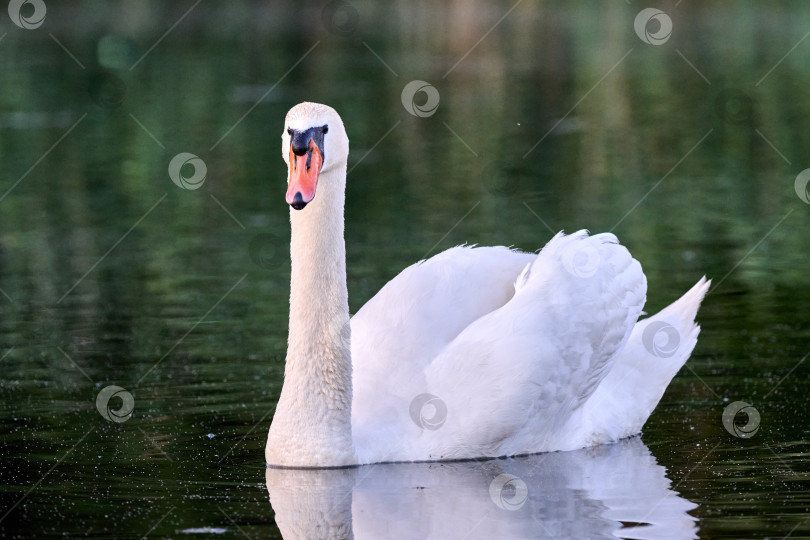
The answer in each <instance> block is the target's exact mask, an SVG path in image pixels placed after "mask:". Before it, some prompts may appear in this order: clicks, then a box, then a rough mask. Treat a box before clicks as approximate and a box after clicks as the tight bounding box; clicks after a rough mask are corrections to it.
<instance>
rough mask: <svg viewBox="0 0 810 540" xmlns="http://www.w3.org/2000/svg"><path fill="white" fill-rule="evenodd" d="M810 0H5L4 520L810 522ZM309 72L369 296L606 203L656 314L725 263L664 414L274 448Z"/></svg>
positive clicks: (253, 534)
mask: <svg viewBox="0 0 810 540" xmlns="http://www.w3.org/2000/svg"><path fill="white" fill-rule="evenodd" d="M645 8H650V9H647V10H645V11H642V10H643V9H645ZM808 20H810V3H808V2H801V1H793V2H789V1H788V2H770V3H767V4H766V3H761V4H755V3H752V2H743V1H724V2H719V1H717V2H680V1H677V2H668V1H661V2H657V3H652V4H649V3H644V5H641V4H639V3H638V2H633V1H630V0H628V1H626V2H622V1H620V0H614V1H611V2H595V1H594V2H582V3H571V2H563V1H547V2H545V1H539V0H522V1H520V0H507V1H485V0H474V1H461V0H448V1H445V2H434V1H431V0H421V1H420V0H401V1H397V2H389V3H385V4H384V5H380V4H378V3H373V2H371V1H365V0H350V1H348V2H340V1H338V2H326V1H314V0H313V1H309V0H307V1H304V2H289V3H287V2H276V1H275V0H274V1H272V2H266V1H247V0H235V1H229V2H212V1H210V0H207V1H199V0H197V1H194V0H183V1H177V2H158V1H156V0H148V1H147V0H113V1H109V2H98V1H91V0H60V1H59V2H57V1H55V0H28V2H26V3H22V2H20V1H19V0H17V1H12V2H9V6H8V14H6V12H5V10H0V68H1V69H0V73H2V76H0V367H1V368H2V369H0V396H1V397H2V407H0V425H1V426H2V428H1V429H0V453H1V455H2V463H3V465H2V467H0V480H2V481H0V536H3V537H8V538H28V537H37V538H41V537H44V536H50V535H53V536H67V537H96V538H131V537H156V538H161V537H172V538H194V537H198V536H200V535H205V534H207V535H211V534H214V535H218V536H221V537H228V538H239V537H248V538H281V537H282V536H281V534H282V532H283V533H284V534H285V538H287V540H289V539H290V538H308V539H309V538H352V537H356V538H414V539H418V538H429V537H431V538H557V539H562V538H616V537H619V538H698V537H699V538H774V539H777V538H808V537H810V422H809V421H808V417H807V411H808V406H810V397H808V396H810V382H808V381H809V380H810V379H809V377H808V376H810V360H809V361H805V358H807V355H808V353H810V324H808V323H810V302H808V301H807V299H808V298H810V272H808V264H810V263H808V260H809V259H808V253H810V234H808V231H809V230H810V196H809V195H808V193H810V192H808V190H807V186H808V181H809V180H810V171H806V170H807V169H808V168H810V130H808V129H807V126H810V37H808V36H810V32H808V30H810V28H808V25H807V21H808ZM412 81H421V82H417V83H416V84H414V85H410V86H409V83H411V82H412ZM301 101H317V102H322V103H327V104H329V105H331V106H333V107H334V108H335V109H336V110H337V111H338V112H339V113H340V114H341V116H342V118H343V120H344V122H345V125H346V129H347V132H348V135H349V138H350V140H351V154H350V156H349V174H348V186H347V195H346V200H347V204H346V248H347V257H348V288H349V296H350V308H351V311H352V313H354V312H356V311H357V310H358V309H359V308H360V307H361V306H362V305H363V304H364V303H365V302H366V301H367V300H368V299H369V298H371V297H372V296H373V295H374V294H375V293H376V292H377V291H378V290H379V289H380V287H382V286H383V285H384V284H385V283H386V282H387V281H388V280H390V279H391V278H393V277H394V276H395V275H396V274H397V273H398V272H399V271H400V270H402V269H403V268H405V267H406V266H408V265H410V264H412V263H413V262H415V261H417V260H419V259H422V258H425V257H427V256H431V255H434V254H436V253H438V252H440V251H441V250H444V249H447V248H449V247H452V246H455V245H458V244H462V243H469V244H480V245H501V244H502V245H510V246H513V247H515V248H520V249H523V250H527V251H535V250H538V249H540V248H541V247H542V246H543V245H544V244H545V243H546V242H547V241H548V240H549V239H550V238H551V237H552V236H553V234H554V233H556V232H557V231H559V230H563V229H564V230H565V231H566V232H573V231H576V230H579V229H589V230H590V231H592V232H594V233H596V232H602V231H612V232H613V233H615V234H616V235H617V236H618V237H619V239H620V240H621V241H622V243H623V244H624V245H626V246H627V247H628V248H629V250H630V251H631V253H633V255H634V256H635V257H636V258H637V259H638V260H639V261H640V262H641V264H642V266H643V268H644V270H645V272H646V275H647V278H648V282H649V290H648V303H647V308H646V311H647V312H650V313H654V312H656V311H657V310H659V309H661V308H662V307H664V306H665V305H668V304H669V303H671V302H672V301H674V300H675V299H677V298H678V297H679V296H680V295H681V294H682V293H683V292H685V291H686V290H687V289H688V288H689V287H691V286H692V285H693V284H694V283H695V282H696V281H698V279H700V277H701V276H703V275H706V276H708V277H709V278H711V279H712V280H713V285H712V289H711V290H710V292H709V294H708V295H707V297H706V299H705V301H704V303H703V306H702V307H701V310H700V312H699V314H698V321H699V323H700V324H701V327H702V332H701V335H700V338H699V340H698V344H697V347H696V348H695V351H694V354H693V355H692V358H691V359H690V360H689V362H688V363H687V364H686V366H685V367H684V368H683V369H682V370H681V371H680V372H679V374H678V375H677V376H676V378H675V379H674V381H673V382H672V384H671V386H670V387H669V389H668V390H667V392H666V394H665V395H664V397H663V399H662V401H661V403H660V404H659V406H658V408H657V409H656V411H655V412H654V413H653V415H652V417H651V418H650V420H649V421H648V422H647V424H646V426H645V429H644V433H643V435H642V436H641V437H640V438H634V439H631V440H628V441H623V442H621V443H619V444H615V445H610V446H603V447H599V448H594V449H586V450H581V451H577V452H569V453H554V454H547V455H538V456H529V457H523V458H514V459H506V460H491V461H482V462H466V463H455V464H414V465H381V466H376V467H363V468H359V469H350V470H343V471H326V472H325V471H309V472H302V471H273V470H266V467H265V462H264V454H263V449H264V444H265V440H266V436H267V429H268V428H269V426H270V421H271V419H272V414H273V411H274V407H275V403H276V401H277V399H278V396H279V392H280V390H281V384H282V378H283V369H284V355H285V350H286V336H287V315H288V301H289V279H290V275H289V273H290V271H289V251H288V250H289V234H290V231H289V207H288V206H287V204H286V203H285V201H284V192H285V189H286V167H285V164H284V162H283V160H282V157H281V153H280V150H281V144H280V143H281V139H280V135H281V133H282V129H283V127H284V126H283V121H284V115H285V114H286V111H287V110H288V109H289V108H290V107H291V106H293V105H295V104H296V103H298V102H301ZM803 171H804V172H803ZM724 411H725V417H724ZM735 413H737V414H735ZM724 418H725V419H726V422H725V423H724ZM504 475H505V476H504ZM499 482H500V484H499ZM493 486H494V487H493ZM495 488H499V489H500V492H498V491H497V490H496V491H493V489H495ZM498 493H500V495H498ZM271 503H272V504H271Z"/></svg>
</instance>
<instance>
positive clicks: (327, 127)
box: [321, 126, 329, 133]
mask: <svg viewBox="0 0 810 540" xmlns="http://www.w3.org/2000/svg"><path fill="white" fill-rule="evenodd" d="M327 131H329V126H323V127H322V128H321V133H326V132H327Z"/></svg>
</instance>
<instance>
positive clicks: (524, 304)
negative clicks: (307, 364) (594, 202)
mask: <svg viewBox="0 0 810 540" xmlns="http://www.w3.org/2000/svg"><path fill="white" fill-rule="evenodd" d="M455 249H459V248H455ZM461 249H468V250H469V248H461ZM480 249H483V248H478V249H475V250H470V251H471V252H472V253H475V252H476V251H478V250H480ZM488 249H495V250H502V251H493V252H491V255H497V256H500V257H502V258H503V259H504V261H503V262H501V264H502V265H503V266H502V274H500V275H499V277H500V279H499V280H494V279H492V278H491V276H490V279H489V280H487V279H486V277H487V276H486V275H484V276H480V275H479V279H478V281H477V282H475V281H473V282H471V284H472V287H471V288H470V287H464V286H460V287H461V289H460V291H464V292H466V293H467V294H470V295H471V296H472V297H474V298H477V297H483V299H482V300H477V301H476V300H469V299H467V298H466V297H465V298H463V299H459V300H458V301H459V302H461V303H459V304H454V303H450V302H447V301H445V302H443V303H442V304H434V305H432V307H431V309H433V310H436V309H440V310H441V311H440V312H438V313H436V314H434V315H433V317H432V320H440V319H442V317H447V318H448V319H449V321H448V322H447V323H445V324H442V325H440V328H441V329H442V330H444V331H447V333H446V334H444V335H443V336H442V338H441V339H438V340H435V331H434V329H433V327H432V326H431V325H430V324H428V325H427V326H426V327H424V328H423V329H422V331H423V334H422V335H420V334H414V335H410V334H409V335H407V336H406V335H405V334H403V333H401V332H398V331H397V322H396V321H392V320H388V321H387V324H384V325H383V327H385V328H386V330H387V332H392V333H393V334H394V335H393V336H386V338H387V339H388V340H392V341H393V342H396V343H399V344H400V345H401V349H400V351H402V352H403V353H404V354H400V355H395V357H396V361H395V362H394V363H393V364H392V362H391V361H390V358H385V357H382V356H381V355H379V356H378V355H377V354H374V353H372V351H371V350H370V349H367V348H366V347H368V344H367V342H364V340H365V339H367V336H368V335H369V334H366V335H364V325H370V324H373V322H371V321H369V320H361V321H358V322H362V323H363V324H357V326H355V324H356V323H355V321H353V322H352V331H353V332H356V328H357V329H359V330H360V334H361V335H360V337H359V342H358V343H357V344H353V346H352V353H353V354H355V351H356V348H355V347H360V348H361V349H362V350H361V351H360V354H362V355H368V356H365V358H363V357H361V358H363V359H362V360H361V361H360V362H356V363H355V368H356V370H358V371H355V375H354V380H355V381H361V382H360V384H359V385H358V388H357V390H358V391H359V392H358V393H357V394H356V395H355V400H354V406H355V408H354V410H353V427H354V428H355V441H356V446H357V447H358V453H359V454H361V455H363V454H376V455H375V456H374V457H375V458H376V459H380V458H383V459H390V460H418V459H428V460H429V459H449V458H465V457H479V456H500V455H510V454H518V453H528V452H538V451H544V450H560V449H568V447H569V446H570V447H571V448H575V447H577V446H576V441H574V440H566V434H565V433H562V430H563V427H564V426H565V424H566V422H567V420H568V418H569V417H570V416H571V415H572V414H573V412H574V411H576V410H578V409H579V408H580V407H581V406H582V405H583V403H585V401H586V400H587V399H588V397H589V396H590V395H591V394H592V393H593V392H594V390H595V389H596V387H597V386H598V385H599V383H600V382H601V381H602V379H603V378H604V377H605V375H606V373H607V372H608V371H609V369H610V367H611V365H612V360H613V359H614V357H615V356H616V354H617V352H618V351H619V350H621V348H622V346H623V345H624V343H625V342H626V341H627V339H628V337H629V335H630V333H631V331H632V328H633V325H634V324H635V322H636V320H637V318H638V316H639V314H640V313H641V309H642V307H643V304H644V301H645V295H646V280H645V278H644V274H643V272H642V271H641V267H640V265H639V264H638V262H637V261H635V260H634V259H633V258H632V257H631V256H630V254H629V253H628V252H627V250H626V249H625V248H624V247H623V246H621V245H619V243H618V241H617V240H616V238H615V237H614V236H613V235H610V234H602V235H596V236H588V234H587V232H586V231H580V232H578V233H575V234H572V235H570V236H566V235H563V234H562V233H560V234H558V235H557V236H555V237H554V238H553V239H552V240H551V241H550V242H549V243H548V244H547V245H546V247H545V248H544V249H543V250H542V251H541V252H540V254H538V255H532V254H517V255H519V258H518V257H517V256H515V255H509V254H510V253H514V252H510V251H508V250H505V248H488ZM451 252H452V250H449V251H448V252H445V253H446V254H447V253H451ZM443 255H444V254H443ZM438 257H439V256H437V257H434V259H438ZM434 259H431V261H433V260H434ZM488 259H492V260H495V258H494V257H488ZM507 260H508V264H507V262H506V261H507ZM492 264H493V265H494V263H492ZM493 267H497V265H495V266H493ZM521 267H522V268H521ZM412 268H413V267H412ZM518 269H520V270H518ZM409 270H410V269H409ZM435 270H437V269H434V271H435ZM487 270H488V271H489V270H491V268H487ZM406 272H407V270H406ZM403 274H405V272H403ZM473 274H474V275H476V273H475V272H473ZM451 277H452V279H449V280H447V281H445V282H444V285H445V286H452V283H449V282H455V281H458V280H467V277H466V276H465V274H463V273H454V274H452V276H451ZM398 279H399V278H398ZM392 283H393V282H392ZM496 283H497V284H498V286H497V287H495V286H494V284H496ZM493 289H496V290H495V291H493ZM382 292H383V291H381V293H382ZM412 293H413V294H414V297H410V298H400V300H401V301H403V302H406V303H408V304H410V303H411V302H416V303H417V304H418V303H419V301H420V299H422V300H425V297H424V296H419V293H418V292H417V291H412ZM422 294H424V291H423V293H422ZM431 294H433V290H432V289H431V290H429V291H428V293H427V296H428V297H430V295H431ZM445 294H449V296H445ZM450 296H453V294H450V293H445V292H443V294H442V296H441V298H442V299H444V300H446V299H447V298H449V297H450ZM431 300H433V297H430V299H429V300H427V302H428V304H430V303H431ZM465 300H466V301H469V302H471V305H474V306H475V307H476V308H477V310H474V311H466V310H465V308H467V307H468V306H469V305H470V304H464V301H465ZM364 309H365V308H364ZM410 309H414V308H406V309H405V313H408V312H409V311H410ZM417 312H418V310H417ZM459 312H462V313H460V314H459ZM361 314H362V313H358V316H360V315H361ZM356 318H358V317H357V316H356ZM402 322H403V324H406V323H405V321H404V320H403V321H402ZM408 322H410V320H408ZM437 330H438V329H437ZM453 333H455V335H454V336H453V335H452V334H453ZM353 339H355V338H354V337H353ZM411 340H413V341H417V342H418V341H424V340H427V343H426V344H422V345H415V346H414V345H412V344H411V343H410V341H411ZM432 340H435V341H432ZM382 342H384V340H383V339H380V338H377V343H382ZM382 349H383V347H380V349H379V350H382ZM369 365H376V366H378V367H379V366H384V367H383V369H386V370H390V371H388V372H387V373H380V372H379V371H377V372H376V373H375V374H374V378H375V381H374V382H375V383H376V387H372V386H371V384H370V383H371V382H372V381H367V380H365V376H366V374H365V373H361V372H359V370H364V369H366V368H367V367H368V366H369ZM373 371H374V370H372V372H373ZM381 381H385V382H383V383H382V384H380V383H381ZM360 407H364V408H360ZM364 433H369V434H370V433H374V434H375V440H374V441H373V442H372V441H371V440H367V439H366V438H365V437H364ZM383 441H390V445H389V446H386V447H383V446H384V445H385V443H384V442H383ZM572 445H573V446H572Z"/></svg>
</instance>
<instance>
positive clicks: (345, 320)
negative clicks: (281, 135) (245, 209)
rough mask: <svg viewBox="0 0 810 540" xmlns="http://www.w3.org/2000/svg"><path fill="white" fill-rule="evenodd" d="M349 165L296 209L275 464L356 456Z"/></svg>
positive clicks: (327, 174) (325, 177)
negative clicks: (347, 232)
mask: <svg viewBox="0 0 810 540" xmlns="http://www.w3.org/2000/svg"><path fill="white" fill-rule="evenodd" d="M345 182H346V168H345V164H344V165H343V167H339V168H334V169H332V170H330V171H324V172H322V174H321V176H320V178H319V180H318V189H317V194H316V196H315V198H314V199H313V200H312V202H310V203H309V204H308V205H307V206H306V207H305V208H304V209H303V210H292V209H291V210H290V222H291V226H292V241H291V245H290V255H291V260H292V267H291V270H292V274H291V283H290V327H289V339H288V346H287V360H286V366H285V370H284V386H283V388H282V391H281V396H280V398H279V402H278V406H277V407H276V412H275V416H274V417H273V424H272V425H271V427H270V434H269V437H268V448H267V452H266V457H267V460H268V463H269V464H271V465H286V466H296V465H300V466H337V465H346V464H350V463H352V462H353V461H354V460H355V457H354V448H353V446H352V434H351V403H352V364H351V352H350V345H349V340H350V327H349V305H348V292H347V289H346V246H345V243H344V240H343V207H344V199H345V194H344V189H345Z"/></svg>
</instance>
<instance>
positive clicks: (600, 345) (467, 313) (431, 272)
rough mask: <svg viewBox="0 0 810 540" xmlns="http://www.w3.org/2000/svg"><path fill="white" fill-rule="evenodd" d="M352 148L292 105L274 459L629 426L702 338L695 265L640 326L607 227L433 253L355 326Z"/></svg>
mask: <svg viewBox="0 0 810 540" xmlns="http://www.w3.org/2000/svg"><path fill="white" fill-rule="evenodd" d="M348 153H349V140H348V137H347V136H346V132H345V129H344V127H343V122H342V121H341V119H340V117H339V116H338V114H337V112H335V111H334V109H332V108H330V107H328V106H325V105H320V104H315V103H301V104H299V105H296V106H295V107H293V108H292V109H291V110H290V111H289V113H288V114H287V118H286V121H285V126H284V132H283V134H282V155H283V157H284V160H285V161H286V162H287V166H288V176H287V178H288V180H287V181H288V188H287V203H288V204H290V206H291V210H290V222H291V227H292V241H291V247H290V254H291V261H292V268H291V270H292V276H291V283H290V326H289V340H288V349H287V359H286V365H285V373H284V385H283V387H282V391H281V395H280V397H279V401H278V405H277V407H276V411H275V415H274V417H273V422H272V424H271V426H270V432H269V434H268V438H267V446H266V449H265V458H266V460H267V463H268V464H269V465H271V466H277V467H336V466H346V465H356V464H364V463H377V462H387V461H423V460H425V461H430V460H449V459H464V458H478V457H497V456H510V455H519V454H528V453H536V452H544V451H554V450H573V449H576V448H582V447H586V446H591V445H596V444H600V443H604V442H611V441H616V440H618V439H621V438H624V437H628V436H631V435H635V434H637V433H639V432H640V431H641V428H642V426H643V425H644V422H645V421H646V420H647V418H648V417H649V415H650V414H651V413H652V411H653V409H654V408H655V406H656V405H657V403H658V401H659V400H660V398H661V396H662V395H663V393H664V390H665V389H666V387H667V385H668V384H669V382H670V380H671V379H672V377H673V376H674V375H675V373H676V372H677V371H678V370H679V369H680V367H681V366H682V365H683V364H684V362H686V360H687V359H688V358H689V355H690V354H691V352H692V349H693V348H694V346H695V343H696V342H697V335H698V333H699V327H698V326H697V324H695V322H694V319H695V315H696V313H697V310H698V307H699V306H700V302H701V300H702V298H703V296H704V295H705V293H706V290H707V289H708V286H709V283H710V282H709V281H707V280H706V279H705V277H704V278H702V279H701V280H700V281H699V282H698V283H697V284H696V285H695V286H694V287H693V288H692V289H691V290H690V291H688V292H687V293H686V294H685V295H684V296H683V297H682V298H680V299H679V300H678V301H676V302H675V303H674V304H672V305H670V306H669V307H667V308H665V309H664V310H662V311H661V312H660V313H658V314H656V315H655V316H653V317H649V318H647V319H644V320H641V321H639V320H638V318H639V316H640V315H641V314H642V308H643V306H644V302H645V300H646V289H647V282H646V278H645V277H644V273H643V272H642V270H641V266H640V265H639V263H638V262H637V261H636V260H635V259H633V258H632V257H631V255H630V253H629V252H628V251H627V249H625V248H624V247H623V246H621V245H620V244H619V243H618V240H617V239H616V237H615V236H613V235H612V234H599V235H595V236H589V235H588V234H587V232H586V231H579V232H577V233H574V234H571V235H564V234H562V233H559V234H557V235H556V236H555V237H554V238H553V239H552V240H550V241H549V242H548V244H546V246H545V247H544V248H543V249H542V250H541V251H540V253H539V254H532V253H521V252H518V251H514V250H511V249H508V248H505V247H477V248H471V247H455V248H452V249H449V250H447V251H444V252H443V253H440V254H438V255H436V256H434V257H432V258H430V259H428V260H426V261H421V262H418V263H416V264H414V265H412V266H410V267H408V268H406V269H405V270H403V271H402V272H401V273H400V274H399V275H398V276H397V277H395V278H394V279H393V280H391V281H390V282H389V283H388V284H386V285H385V286H384V287H383V288H382V289H381V290H380V292H379V293H378V294H377V295H376V296H374V298H372V299H371V300H369V302H368V303H367V304H366V305H365V306H363V308H362V309H361V310H360V311H359V312H358V313H357V314H356V315H355V316H354V317H353V318H351V321H350V320H349V310H348V294H347V290H346V257H345V244H344V240H343V207H344V192H345V185H346V163H347V158H348ZM316 191H317V196H316Z"/></svg>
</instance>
